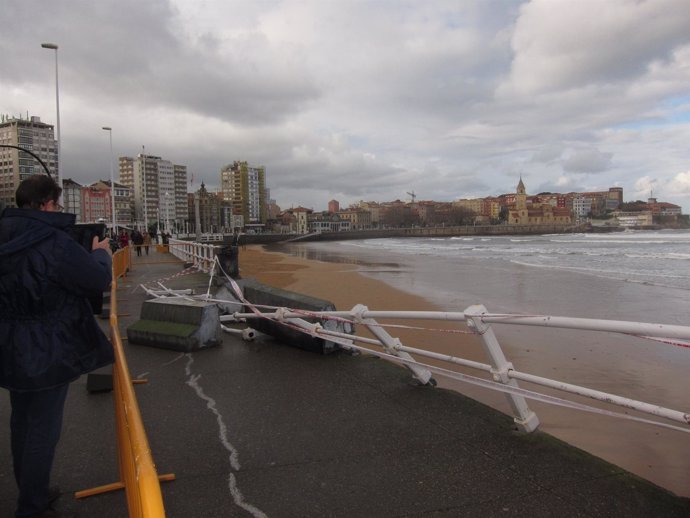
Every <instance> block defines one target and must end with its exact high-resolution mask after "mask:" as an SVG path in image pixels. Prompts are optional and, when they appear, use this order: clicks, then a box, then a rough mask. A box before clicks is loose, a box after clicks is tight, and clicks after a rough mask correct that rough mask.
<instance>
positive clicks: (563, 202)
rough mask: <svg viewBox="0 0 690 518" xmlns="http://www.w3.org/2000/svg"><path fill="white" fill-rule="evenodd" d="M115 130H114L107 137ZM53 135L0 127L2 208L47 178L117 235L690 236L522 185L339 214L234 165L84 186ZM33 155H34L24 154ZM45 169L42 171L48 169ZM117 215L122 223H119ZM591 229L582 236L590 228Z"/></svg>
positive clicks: (85, 215) (28, 124)
mask: <svg viewBox="0 0 690 518" xmlns="http://www.w3.org/2000/svg"><path fill="white" fill-rule="evenodd" d="M104 129H109V128H104ZM57 144H58V143H57V140H56V139H55V135H54V130H53V126H52V125H50V124H45V123H43V122H41V120H40V118H39V117H27V119H22V118H21V117H20V118H15V117H11V118H10V117H4V116H3V119H2V122H1V123H0V145H2V146H3V147H0V204H4V205H6V206H13V205H14V192H15V190H16V188H17V186H18V184H19V182H21V180H23V179H24V178H26V177H28V176H29V175H31V174H35V173H41V172H43V171H44V165H45V167H47V168H48V170H49V171H51V172H52V174H53V175H55V176H56V177H58V178H59V179H60V181H61V183H62V186H63V189H64V192H63V200H64V203H63V205H64V206H65V210H67V211H68V212H72V213H74V214H76V215H77V221H78V222H81V223H92V222H98V221H105V222H107V223H108V224H112V221H113V220H114V221H115V222H116V225H117V226H119V227H126V228H139V229H143V228H147V229H149V230H151V229H153V231H154V232H158V231H162V230H165V231H166V232H169V233H176V234H190V233H197V232H200V233H231V232H236V231H239V232H244V233H250V234H251V233H267V232H270V233H279V234H310V233H323V232H353V231H357V232H361V231H369V230H375V229H410V228H429V227H441V228H445V227H459V226H481V227H487V226H494V225H502V226H503V227H508V229H505V228H504V231H506V230H507V231H509V229H510V228H511V227H514V228H515V229H516V230H517V228H518V227H524V226H530V227H538V226H548V227H553V228H558V227H563V228H572V227H573V226H576V225H577V226H578V228H579V227H581V226H582V225H584V224H592V225H594V226H606V227H629V228H658V227H671V228H687V227H688V217H687V216H684V215H683V214H682V211H681V208H680V207H679V206H678V205H674V204H672V203H666V202H659V201H657V200H656V199H655V198H649V200H647V201H646V202H642V201H636V202H629V203H625V202H624V200H623V189H622V188H621V187H611V188H609V189H608V190H606V191H601V192H569V193H552V192H543V193H539V194H535V195H529V194H527V189H526V186H525V184H524V182H523V180H522V178H520V180H519V182H518V184H517V186H516V190H515V192H511V193H506V194H501V195H499V196H489V197H485V198H476V199H464V198H463V199H457V200H455V201H445V202H443V201H433V200H417V196H416V195H415V194H414V193H408V194H409V195H410V196H411V199H409V200H405V201H401V200H399V199H398V200H393V201H364V200H362V201H360V202H358V203H356V204H353V205H350V206H348V207H347V208H341V207H340V204H339V203H338V201H337V200H330V201H329V202H328V209H327V210H324V211H316V210H314V209H313V208H305V207H292V208H289V209H281V208H280V207H279V206H278V205H277V203H276V202H275V200H273V199H271V196H270V190H269V188H268V180H267V173H266V168H265V167H263V166H256V165H250V164H249V163H248V162H247V161H241V160H235V161H233V162H232V163H228V164H227V165H223V166H221V167H220V168H219V171H218V180H219V182H218V183H219V185H220V188H219V189H218V190H217V191H211V190H209V189H208V188H207V187H206V185H205V184H204V183H203V182H201V184H200V185H199V186H198V187H197V186H196V185H195V184H194V180H193V178H194V175H193V174H192V175H191V177H190V175H189V173H188V170H187V166H186V165H182V164H175V163H173V162H171V161H170V160H167V159H165V158H163V157H160V156H155V155H151V154H146V153H145V150H144V149H143V148H142V152H141V153H139V154H137V155H136V156H122V157H119V160H118V181H115V179H114V178H113V179H111V180H96V181H94V182H93V183H90V184H87V185H83V184H80V183H78V182H76V181H74V180H72V179H70V178H64V177H63V175H62V173H61V171H60V170H59V156H58V153H59V146H58V145H57ZM25 150H26V151H25ZM41 162H42V163H41ZM113 211H115V217H114V218H113ZM583 228H584V227H583Z"/></svg>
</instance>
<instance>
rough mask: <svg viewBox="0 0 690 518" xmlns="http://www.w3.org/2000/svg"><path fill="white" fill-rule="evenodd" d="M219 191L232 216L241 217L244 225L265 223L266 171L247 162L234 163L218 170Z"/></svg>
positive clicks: (266, 208)
mask: <svg viewBox="0 0 690 518" xmlns="http://www.w3.org/2000/svg"><path fill="white" fill-rule="evenodd" d="M220 189H221V196H222V197H223V201H224V202H226V203H230V205H231V206H232V211H233V213H234V214H238V215H242V216H243V217H244V221H245V224H246V223H266V219H267V215H268V205H267V198H266V169H265V168H264V167H263V166H259V167H253V166H250V165H249V164H248V163H247V162H241V161H235V162H233V163H232V165H226V166H224V167H223V168H222V169H221V170H220Z"/></svg>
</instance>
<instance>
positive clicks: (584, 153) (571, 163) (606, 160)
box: [563, 149, 613, 173]
mask: <svg viewBox="0 0 690 518" xmlns="http://www.w3.org/2000/svg"><path fill="white" fill-rule="evenodd" d="M611 158H613V153H602V152H601V151H599V150H598V149H583V150H579V151H576V152H575V153H573V154H572V155H570V156H569V157H568V158H567V159H566V160H565V161H564V162H563V170H564V171H567V172H570V173H601V172H603V171H606V170H607V169H608V168H609V167H610V165H611Z"/></svg>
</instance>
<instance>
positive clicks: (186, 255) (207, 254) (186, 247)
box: [168, 239, 218, 272]
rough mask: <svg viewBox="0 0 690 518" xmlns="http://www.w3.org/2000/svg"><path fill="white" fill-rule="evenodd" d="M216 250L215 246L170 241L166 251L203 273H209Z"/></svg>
mask: <svg viewBox="0 0 690 518" xmlns="http://www.w3.org/2000/svg"><path fill="white" fill-rule="evenodd" d="M217 249H218V246H217V245H208V244H204V243H196V242H193V241H182V240H180V239H170V241H169V242H168V251H169V252H170V253H171V254H172V255H174V256H175V257H177V258H178V259H181V260H182V261H184V262H185V263H191V264H192V265H193V266H195V267H196V268H197V269H199V270H201V271H204V272H210V271H211V269H212V268H213V265H214V262H215V257H216V251H217Z"/></svg>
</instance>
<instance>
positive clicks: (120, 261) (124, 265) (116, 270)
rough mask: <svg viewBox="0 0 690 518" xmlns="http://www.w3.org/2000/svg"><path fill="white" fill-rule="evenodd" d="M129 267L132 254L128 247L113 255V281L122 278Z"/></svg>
mask: <svg viewBox="0 0 690 518" xmlns="http://www.w3.org/2000/svg"><path fill="white" fill-rule="evenodd" d="M131 267H132V253H131V249H130V247H128V246H126V247H124V248H122V249H120V250H118V251H117V252H115V253H114V254H113V279H119V278H120V277H124V276H125V275H126V274H127V272H128V271H129V269H130V268H131ZM111 315H112V310H111Z"/></svg>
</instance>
